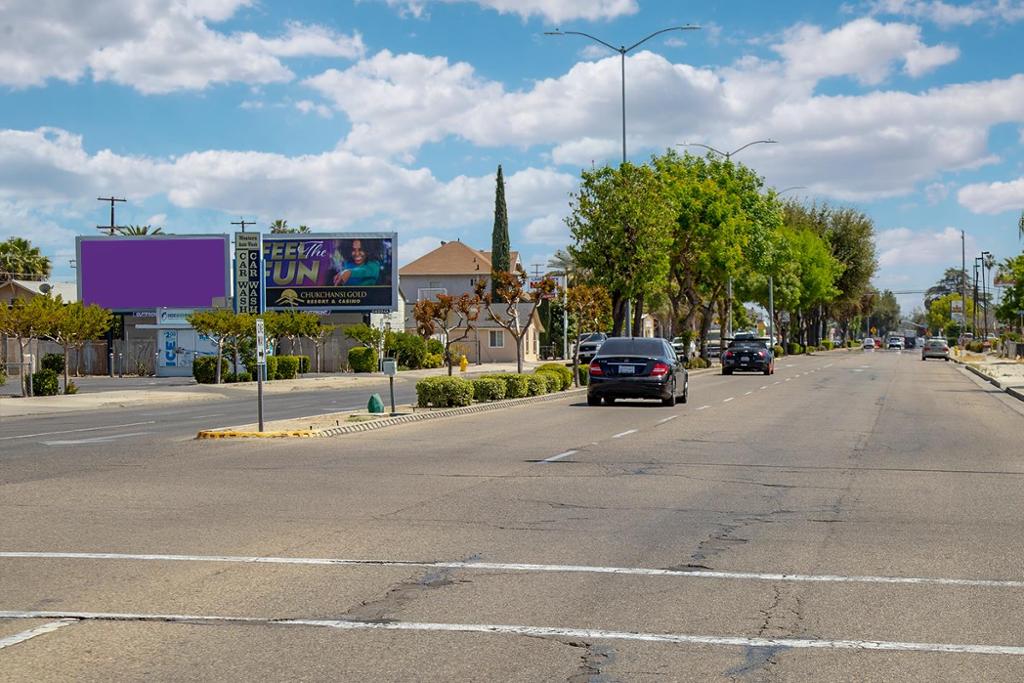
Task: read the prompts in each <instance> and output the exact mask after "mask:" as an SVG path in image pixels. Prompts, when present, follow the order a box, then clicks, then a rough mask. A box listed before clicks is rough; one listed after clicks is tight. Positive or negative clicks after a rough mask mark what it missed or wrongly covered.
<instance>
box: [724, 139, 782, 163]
mask: <svg viewBox="0 0 1024 683" xmlns="http://www.w3.org/2000/svg"><path fill="white" fill-rule="evenodd" d="M777 142H778V140H771V139H768V140H754V141H753V142H748V143H747V144H745V145H743V146H742V147H740V148H739V149H734V150H733V151H731V152H729V153H728V154H726V155H725V158H726V159H728V158H729V157H731V156H733V155H735V154H739V153H740V152H742V151H743V150H745V149H746V148H747V147H750V146H751V145H762V144H764V145H774V144H776V143H777Z"/></svg>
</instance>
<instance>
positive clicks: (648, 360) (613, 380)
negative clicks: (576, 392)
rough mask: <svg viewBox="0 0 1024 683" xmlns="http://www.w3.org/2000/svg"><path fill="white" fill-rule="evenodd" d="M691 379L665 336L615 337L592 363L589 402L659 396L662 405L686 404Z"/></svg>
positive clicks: (603, 345) (609, 402) (598, 353)
mask: <svg viewBox="0 0 1024 683" xmlns="http://www.w3.org/2000/svg"><path fill="white" fill-rule="evenodd" d="M689 389H690V385H689V380H688V375H687V372H686V368H685V367H684V366H683V362H682V361H681V360H680V359H679V357H678V356H677V355H676V352H675V351H674V350H673V349H672V345H671V344H669V343H668V342H667V341H666V340H664V339H652V338H644V337H612V338H610V339H608V340H606V341H605V342H604V343H603V344H602V345H601V349H600V350H599V351H598V352H597V355H596V356H594V360H592V361H591V362H590V384H589V385H588V386H587V405H591V406H596V405H597V404H599V403H600V402H601V400H602V399H603V400H604V402H605V403H608V404H611V403H614V402H615V399H617V398H655V399H661V402H662V405H666V406H674V405H675V404H676V400H677V399H678V400H679V401H681V402H683V403H686V400H687V398H688V394H689Z"/></svg>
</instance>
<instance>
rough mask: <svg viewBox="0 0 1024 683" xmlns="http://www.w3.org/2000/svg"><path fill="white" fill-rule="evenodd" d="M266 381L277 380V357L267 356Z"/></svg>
mask: <svg viewBox="0 0 1024 683" xmlns="http://www.w3.org/2000/svg"><path fill="white" fill-rule="evenodd" d="M266 378H267V381H268V382H269V381H270V380H272V379H277V356H267V374H266Z"/></svg>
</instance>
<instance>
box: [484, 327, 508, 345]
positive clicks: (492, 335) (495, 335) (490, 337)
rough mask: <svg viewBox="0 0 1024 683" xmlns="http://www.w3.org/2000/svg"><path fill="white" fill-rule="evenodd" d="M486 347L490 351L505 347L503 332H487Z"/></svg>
mask: <svg viewBox="0 0 1024 683" xmlns="http://www.w3.org/2000/svg"><path fill="white" fill-rule="evenodd" d="M487 345H488V346H489V347H491V348H492V349H501V348H504V347H505V330H488V332H487Z"/></svg>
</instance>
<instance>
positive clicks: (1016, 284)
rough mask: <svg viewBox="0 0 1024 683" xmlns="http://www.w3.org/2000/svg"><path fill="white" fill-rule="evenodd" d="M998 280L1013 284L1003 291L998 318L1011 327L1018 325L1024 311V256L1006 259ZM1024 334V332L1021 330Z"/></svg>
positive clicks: (998, 308)
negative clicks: (1020, 312)
mask: <svg viewBox="0 0 1024 683" xmlns="http://www.w3.org/2000/svg"><path fill="white" fill-rule="evenodd" d="M996 277H997V279H1000V280H1003V281H1005V282H1009V283H1012V284H1010V285H1009V286H1007V287H1005V288H1004V289H1003V295H1002V301H1001V302H1000V304H999V306H998V307H997V308H996V318H997V319H998V320H999V321H1000V322H1002V323H1006V324H1009V325H1015V324H1018V323H1019V321H1020V314H1019V313H1018V312H1017V311H1024V254H1021V255H1019V256H1015V257H1013V258H1008V259H1005V260H1004V261H1003V262H1002V263H1001V264H999V273H998V275H997V276H996ZM1021 332H1022V333H1024V330H1021Z"/></svg>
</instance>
